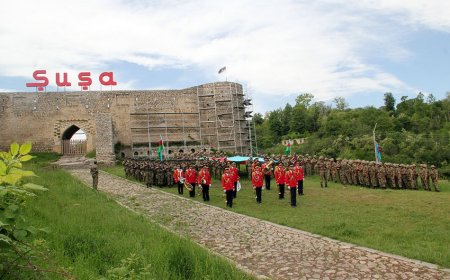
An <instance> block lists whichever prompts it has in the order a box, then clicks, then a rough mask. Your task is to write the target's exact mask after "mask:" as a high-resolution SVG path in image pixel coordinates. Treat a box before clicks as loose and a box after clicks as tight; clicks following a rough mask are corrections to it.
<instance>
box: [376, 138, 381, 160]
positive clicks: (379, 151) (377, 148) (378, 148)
mask: <svg viewBox="0 0 450 280" xmlns="http://www.w3.org/2000/svg"><path fill="white" fill-rule="evenodd" d="M375 153H376V155H377V162H381V147H380V146H379V145H378V142H375Z"/></svg>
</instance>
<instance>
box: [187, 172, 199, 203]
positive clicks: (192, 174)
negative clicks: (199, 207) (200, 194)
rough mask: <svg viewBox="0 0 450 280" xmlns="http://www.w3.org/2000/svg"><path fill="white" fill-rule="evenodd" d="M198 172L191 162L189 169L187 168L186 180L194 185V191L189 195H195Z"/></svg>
mask: <svg viewBox="0 0 450 280" xmlns="http://www.w3.org/2000/svg"><path fill="white" fill-rule="evenodd" d="M196 179H197V172H196V171H195V169H194V165H192V164H190V165H189V168H188V170H186V181H187V182H188V183H189V184H191V185H192V191H190V192H189V197H195V182H196V181H197V180H196Z"/></svg>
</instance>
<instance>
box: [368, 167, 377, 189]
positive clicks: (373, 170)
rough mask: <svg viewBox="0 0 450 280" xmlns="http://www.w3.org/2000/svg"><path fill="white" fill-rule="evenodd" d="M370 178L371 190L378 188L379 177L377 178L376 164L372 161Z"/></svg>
mask: <svg viewBox="0 0 450 280" xmlns="http://www.w3.org/2000/svg"><path fill="white" fill-rule="evenodd" d="M369 178H370V184H369V185H370V186H369V187H371V188H377V187H378V186H379V185H378V177H377V167H376V165H375V162H373V161H371V162H370V164H369Z"/></svg>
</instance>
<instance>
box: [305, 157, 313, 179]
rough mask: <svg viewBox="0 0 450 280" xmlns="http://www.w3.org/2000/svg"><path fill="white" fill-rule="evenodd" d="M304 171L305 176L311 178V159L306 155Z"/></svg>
mask: <svg viewBox="0 0 450 280" xmlns="http://www.w3.org/2000/svg"><path fill="white" fill-rule="evenodd" d="M305 170H306V175H307V176H311V175H312V170H311V158H310V157H309V155H308V154H306V156H305Z"/></svg>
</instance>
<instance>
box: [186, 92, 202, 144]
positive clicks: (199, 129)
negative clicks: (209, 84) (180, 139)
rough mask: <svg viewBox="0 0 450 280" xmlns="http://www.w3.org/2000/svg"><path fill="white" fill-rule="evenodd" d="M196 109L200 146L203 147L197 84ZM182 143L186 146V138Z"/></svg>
mask: <svg viewBox="0 0 450 280" xmlns="http://www.w3.org/2000/svg"><path fill="white" fill-rule="evenodd" d="M197 110H198V127H199V128H198V133H199V135H200V146H201V147H203V137H202V123H201V119H200V118H201V116H200V97H199V96H198V86H197ZM184 145H185V146H186V138H185V141H184Z"/></svg>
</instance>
